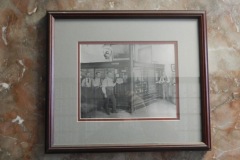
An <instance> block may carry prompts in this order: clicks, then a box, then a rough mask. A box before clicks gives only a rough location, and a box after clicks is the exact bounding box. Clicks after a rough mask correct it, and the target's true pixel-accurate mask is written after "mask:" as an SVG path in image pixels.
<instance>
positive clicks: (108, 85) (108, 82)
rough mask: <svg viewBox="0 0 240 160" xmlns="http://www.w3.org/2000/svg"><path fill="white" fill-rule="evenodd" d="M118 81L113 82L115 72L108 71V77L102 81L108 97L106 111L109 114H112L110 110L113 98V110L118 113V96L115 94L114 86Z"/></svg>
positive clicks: (103, 89)
mask: <svg viewBox="0 0 240 160" xmlns="http://www.w3.org/2000/svg"><path fill="white" fill-rule="evenodd" d="M115 85H116V83H114V82H113V73H111V72H108V73H107V75H106V78H105V79H104V80H103V82H102V91H103V94H104V97H105V98H106V106H105V109H106V112H107V114H110V112H109V102H110V100H111V102H112V112H113V113H117V108H116V98H115V95H114V87H115Z"/></svg>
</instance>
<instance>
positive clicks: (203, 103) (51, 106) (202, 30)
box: [46, 11, 211, 153]
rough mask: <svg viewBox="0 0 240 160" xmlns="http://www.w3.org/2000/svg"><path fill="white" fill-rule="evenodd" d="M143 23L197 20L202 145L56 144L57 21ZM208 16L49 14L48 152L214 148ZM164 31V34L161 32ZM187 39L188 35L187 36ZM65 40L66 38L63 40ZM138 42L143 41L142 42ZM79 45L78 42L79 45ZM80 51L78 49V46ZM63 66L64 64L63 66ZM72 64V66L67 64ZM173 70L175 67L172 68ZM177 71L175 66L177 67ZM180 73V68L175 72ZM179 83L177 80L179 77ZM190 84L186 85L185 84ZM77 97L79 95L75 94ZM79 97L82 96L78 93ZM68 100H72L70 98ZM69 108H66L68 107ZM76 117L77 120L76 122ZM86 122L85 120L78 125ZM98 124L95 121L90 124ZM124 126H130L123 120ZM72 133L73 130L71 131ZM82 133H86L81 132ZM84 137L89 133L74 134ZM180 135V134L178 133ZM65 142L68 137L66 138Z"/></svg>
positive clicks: (177, 13) (200, 13) (201, 13)
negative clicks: (133, 21) (212, 143)
mask: <svg viewBox="0 0 240 160" xmlns="http://www.w3.org/2000/svg"><path fill="white" fill-rule="evenodd" d="M119 19H122V20H127V21H129V20H143V21H146V23H151V21H148V20H154V21H158V20H159V21H162V20H164V21H165V20H166V21H167V20H183V21H184V20H185V21H188V20H196V21H197V35H198V48H199V49H198V55H196V56H197V57H198V59H199V66H198V68H199V70H198V71H197V72H199V77H200V84H199V86H200V87H199V95H200V99H199V102H200V104H199V106H200V107H199V110H200V114H201V115H200V119H199V121H200V123H201V124H200V132H201V133H199V135H201V138H200V139H201V140H200V142H199V143H195V142H193V143H139V144H138V143H137V144H135V143H129V144H115V143H112V144H103V143H99V144H98V143H97V142H96V144H92V143H89V144H86V145H82V144H79V145H69V144H62V145H59V146H58V145H54V143H55V142H56V140H55V137H54V136H55V132H54V127H56V125H55V123H56V121H55V119H54V118H56V117H54V115H55V114H54V113H55V109H56V108H57V107H58V106H57V105H56V104H57V103H55V95H56V94H57V93H56V92H55V88H56V87H57V85H56V84H55V79H54V78H55V77H54V75H55V71H56V70H58V68H56V67H55V65H54V62H55V55H56V48H55V47H56V46H55V42H56V39H55V35H56V32H55V31H56V21H58V20H61V21H66V22H65V23H66V24H67V23H68V21H69V20H92V21H101V20H109V21H111V20H113V21H114V20H119ZM206 25H207V24H206V13H205V11H49V12H48V40H49V41H48V46H49V47H48V52H49V66H48V108H47V110H46V153H63V152H118V151H158V150H210V149H211V136H210V135H211V134H210V109H209V89H208V88H209V86H208V85H209V84H208V58H207V31H206V28H207V27H206ZM159 32H161V31H159ZM186 36H187V35H186ZM63 38H64V37H63ZM138 41H142V40H141V39H139V40H138ZM77 45H78V42H76V46H77ZM76 48H77V47H76ZM76 54H77V53H76ZM62 65H64V64H62ZM67 65H69V64H67ZM170 68H171V69H173V66H170ZM174 69H176V68H175V65H174ZM174 72H175V71H174ZM176 72H177V69H176ZM177 80H178V77H177ZM186 83H187V82H186ZM76 94H77V93H76ZM79 94H80V93H79ZM67 100H69V99H67ZM66 107H67V106H66ZM77 117H78V116H77V114H76V119H77ZM79 123H84V121H82V122H79ZM90 123H95V122H93V121H92V122H90ZM123 123H128V122H126V121H124V122H123ZM69 132H71V131H69ZM82 132H83V131H82ZM75 134H78V135H80V136H81V134H87V133H81V132H80V133H75ZM175 134H176V136H177V133H175ZM65 138H66V139H67V138H69V137H68V136H67V135H66V137H65Z"/></svg>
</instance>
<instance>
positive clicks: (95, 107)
mask: <svg viewBox="0 0 240 160" xmlns="http://www.w3.org/2000/svg"><path fill="white" fill-rule="evenodd" d="M177 55H178V54H177V41H157V42H156V41H154V42H142V41H141V42H79V43H78V57H79V60H78V62H79V69H78V71H79V73H78V74H79V103H78V104H79V106H78V112H79V113H78V120H79V121H82V120H83V121H84V120H89V121H91V120H93V121H94V120H123V119H124V120H125V119H126V120H152V119H157V120H176V119H179V103H178V85H179V84H178V79H177V77H178V65H177V64H178V63H177V61H178V58H177Z"/></svg>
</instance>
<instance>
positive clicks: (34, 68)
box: [0, 0, 240, 160]
mask: <svg viewBox="0 0 240 160" xmlns="http://www.w3.org/2000/svg"><path fill="white" fill-rule="evenodd" d="M47 10H206V11H207V19H208V27H207V28H208V47H209V49H208V50H209V74H210V87H211V88H210V91H211V95H210V96H211V124H212V143H213V147H212V151H209V152H199V151H190V152H189V151H188V152H184V151H181V152H154V153H152V152H145V153H138V152H136V153H98V154H97V153H95V154H60V155H56V154H55V155H46V154H44V110H45V109H46V94H45V93H46V88H45V85H46V78H47V77H46V68H47V67H46V66H47V62H46V60H47V49H46V37H47V33H46V27H47V19H46V11H47ZM239 13H240V1H239V0H0V27H1V30H0V159H3V160H5V159H8V160H15V159H17V160H18V159H19V160H20V159H45V160H50V159H51V160H52V159H53V160H54V159H58V160H70V159H71V160H73V159H74V160H77V159H78V160H88V159H91V160H100V159H104V160H151V159H154V160H165V159H167V160H183V159H185V160H193V159H194V160H198V159H205V160H210V159H216V160H239V159H240V99H239V98H240V32H239V30H240V14H239Z"/></svg>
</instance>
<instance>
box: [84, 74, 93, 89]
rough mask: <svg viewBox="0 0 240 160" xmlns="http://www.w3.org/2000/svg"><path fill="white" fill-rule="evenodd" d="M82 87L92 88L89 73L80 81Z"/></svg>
mask: <svg viewBox="0 0 240 160" xmlns="http://www.w3.org/2000/svg"><path fill="white" fill-rule="evenodd" d="M82 87H88V88H89V87H92V78H91V74H90V73H89V72H88V73H87V75H86V78H84V79H83V80H82Z"/></svg>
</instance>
